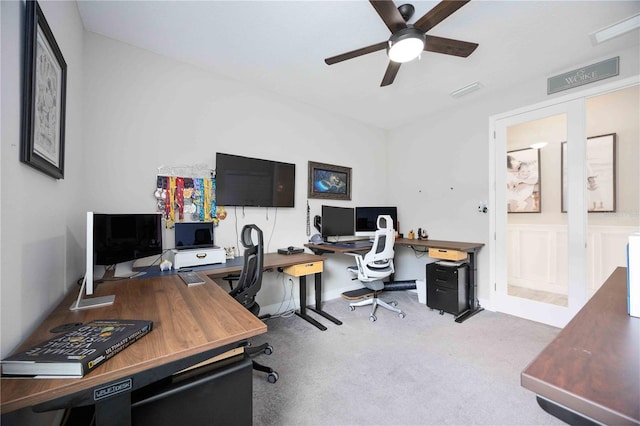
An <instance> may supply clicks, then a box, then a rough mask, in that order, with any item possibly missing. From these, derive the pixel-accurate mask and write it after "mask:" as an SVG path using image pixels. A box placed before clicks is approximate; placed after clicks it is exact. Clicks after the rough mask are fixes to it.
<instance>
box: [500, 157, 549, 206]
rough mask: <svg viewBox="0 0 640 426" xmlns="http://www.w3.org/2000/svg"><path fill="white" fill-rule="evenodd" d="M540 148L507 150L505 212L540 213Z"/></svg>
mask: <svg viewBox="0 0 640 426" xmlns="http://www.w3.org/2000/svg"><path fill="white" fill-rule="evenodd" d="M541 204H542V197H541V193H540V150H538V149H534V148H525V149H518V150H515V151H509V152H507V212H508V213H540V212H541V207H540V206H541Z"/></svg>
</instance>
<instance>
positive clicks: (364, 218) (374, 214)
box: [355, 207, 398, 238]
mask: <svg viewBox="0 0 640 426" xmlns="http://www.w3.org/2000/svg"><path fill="white" fill-rule="evenodd" d="M380 215H388V216H391V219H392V220H393V229H395V230H396V231H397V230H398V209H397V207H356V209H355V231H356V236H357V237H370V238H373V237H374V235H375V233H376V230H377V229H378V216H380Z"/></svg>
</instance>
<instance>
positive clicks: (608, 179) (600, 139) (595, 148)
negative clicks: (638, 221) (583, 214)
mask: <svg viewBox="0 0 640 426" xmlns="http://www.w3.org/2000/svg"><path fill="white" fill-rule="evenodd" d="M560 155H561V161H560V164H561V170H560V173H561V180H562V186H561V192H562V212H563V213H566V212H567V206H568V200H567V195H568V191H567V143H566V142H562V148H561V153H560ZM615 211H616V134H615V133H609V134H606V135H600V136H592V137H590V138H587V212H589V213H612V212H615Z"/></svg>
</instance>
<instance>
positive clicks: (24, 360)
mask: <svg viewBox="0 0 640 426" xmlns="http://www.w3.org/2000/svg"><path fill="white" fill-rule="evenodd" d="M152 328H153V321H149V320H95V321H91V322H88V323H86V324H81V325H77V326H75V327H73V328H71V329H70V330H69V331H67V332H64V333H63V334H60V335H58V336H56V337H53V338H51V339H49V340H46V341H44V342H42V343H40V344H38V345H36V346H32V347H31V348H29V349H27V350H25V351H22V352H19V353H17V354H15V355H12V356H10V357H8V358H5V359H3V360H2V361H1V365H2V374H3V376H7V375H9V376H12V375H17V376H35V377H39V378H51V377H53V376H55V377H82V376H84V375H85V374H87V373H89V372H90V371H93V369H95V368H96V367H97V366H99V365H102V363H103V362H104V361H106V360H108V359H110V358H111V357H113V356H114V355H116V354H117V353H119V352H121V351H122V350H123V349H125V348H126V347H127V346H129V345H130V344H132V343H133V342H135V341H136V340H138V339H140V338H141V337H142V336H144V335H146V334H147V333H149V331H151V329H152Z"/></svg>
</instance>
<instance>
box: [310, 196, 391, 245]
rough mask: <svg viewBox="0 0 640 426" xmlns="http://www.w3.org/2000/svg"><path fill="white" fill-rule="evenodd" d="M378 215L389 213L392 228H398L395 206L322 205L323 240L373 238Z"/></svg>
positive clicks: (321, 225)
mask: <svg viewBox="0 0 640 426" xmlns="http://www.w3.org/2000/svg"><path fill="white" fill-rule="evenodd" d="M380 215H389V216H391V219H392V220H393V229H395V230H398V209H397V208H396V207H355V208H354V207H336V206H327V205H323V206H322V217H321V224H320V229H321V235H322V239H323V241H325V242H332V240H333V242H335V241H337V240H338V239H339V238H340V237H350V236H356V237H369V238H373V236H374V234H375V232H376V229H377V220H378V216H380Z"/></svg>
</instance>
